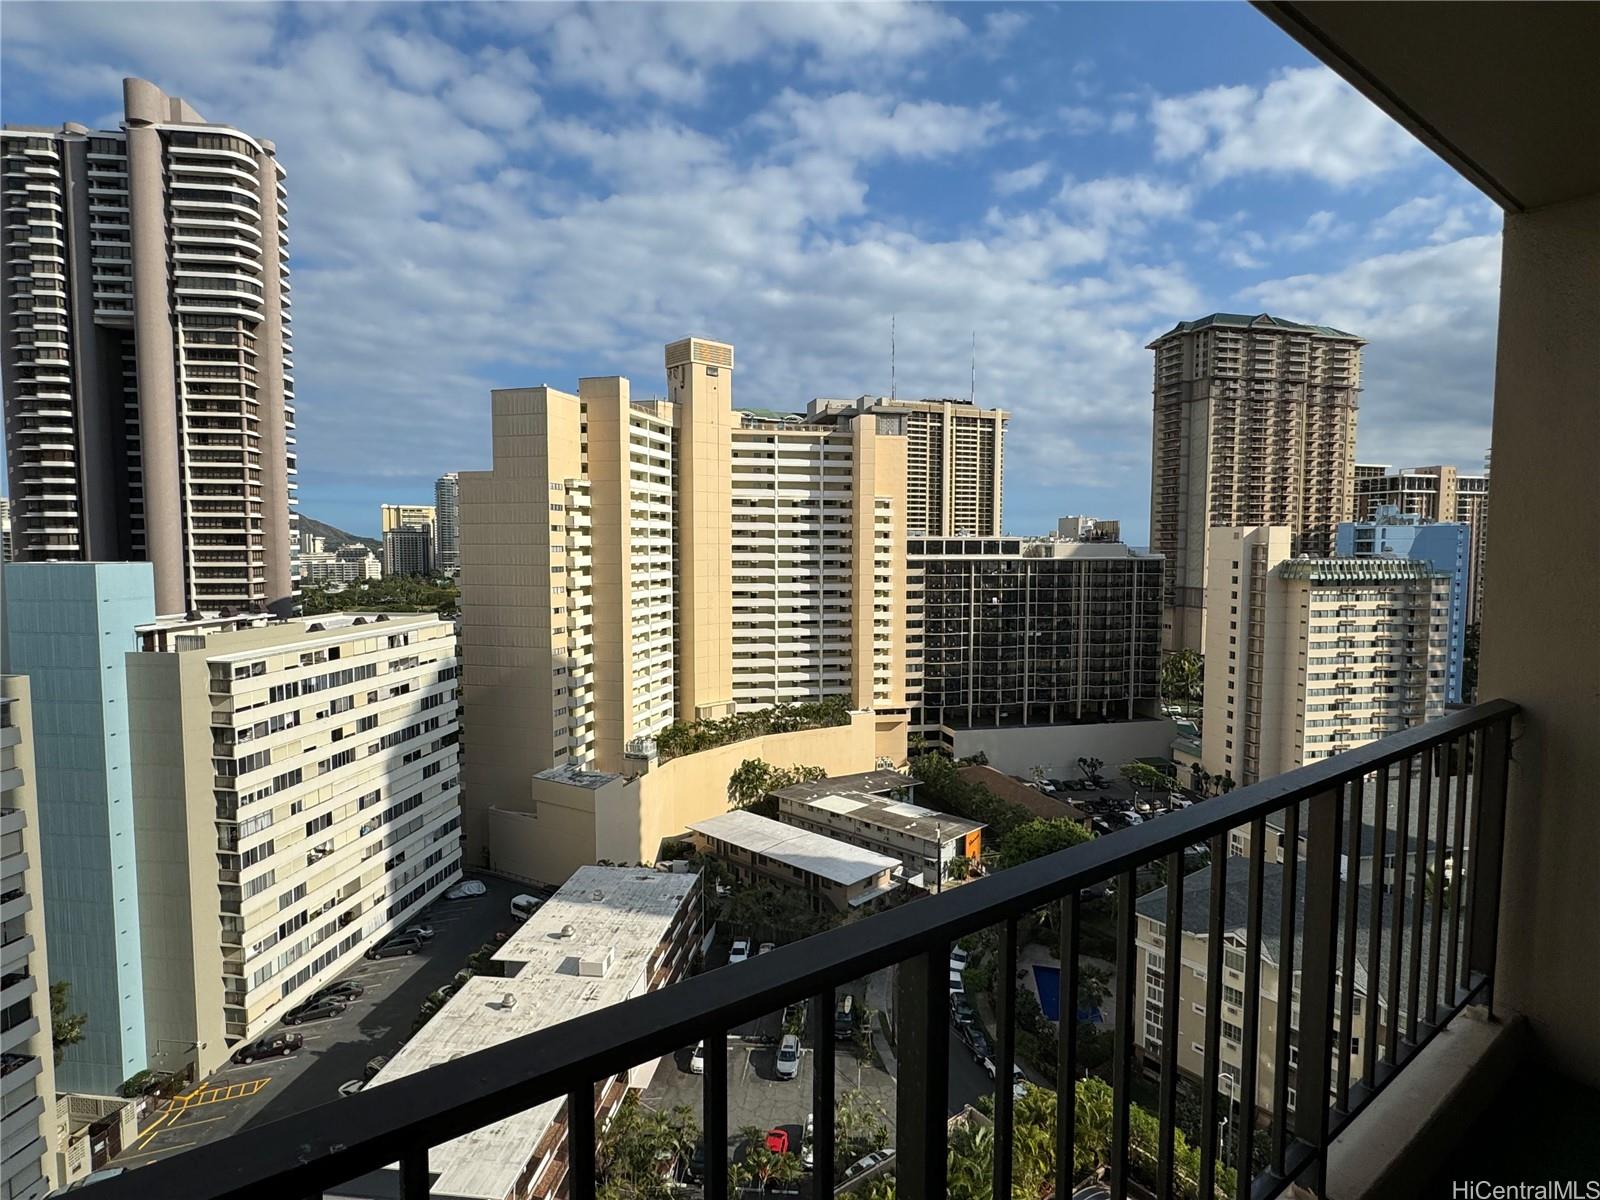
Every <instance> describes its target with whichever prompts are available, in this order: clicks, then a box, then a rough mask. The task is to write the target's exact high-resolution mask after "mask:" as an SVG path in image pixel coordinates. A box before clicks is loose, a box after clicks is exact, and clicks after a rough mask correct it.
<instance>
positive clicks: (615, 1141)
mask: <svg viewBox="0 0 1600 1200" xmlns="http://www.w3.org/2000/svg"><path fill="white" fill-rule="evenodd" d="M699 1137H700V1127H699V1124H698V1123H697V1122H696V1121H695V1117H694V1112H693V1111H692V1110H691V1109H689V1108H688V1107H686V1106H684V1105H678V1106H676V1107H674V1108H672V1109H669V1110H667V1111H665V1112H658V1111H656V1110H654V1109H651V1108H647V1107H646V1106H645V1105H644V1104H642V1103H640V1101H639V1098H638V1095H637V1094H636V1093H631V1092H630V1093H629V1094H628V1096H627V1097H626V1098H625V1099H624V1100H623V1102H622V1104H621V1106H620V1107H619V1108H618V1109H617V1111H616V1113H615V1115H613V1116H612V1118H611V1121H610V1122H609V1123H608V1124H607V1125H606V1128H605V1131H604V1132H603V1133H602V1134H601V1135H600V1146H599V1163H598V1174H599V1178H600V1186H599V1187H598V1188H597V1191H596V1194H597V1195H598V1196H599V1197H600V1198H601V1200H667V1197H670V1196H672V1195H674V1194H675V1193H674V1191H673V1187H672V1167H673V1164H674V1163H678V1162H683V1161H685V1160H687V1159H688V1157H689V1156H690V1154H692V1153H693V1151H694V1146H695V1143H696V1142H697V1141H698V1140H699Z"/></svg>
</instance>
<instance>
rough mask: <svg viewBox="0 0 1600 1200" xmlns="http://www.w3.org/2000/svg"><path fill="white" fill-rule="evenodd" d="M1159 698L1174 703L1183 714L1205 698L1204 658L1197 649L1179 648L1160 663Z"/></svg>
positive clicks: (1187, 713)
mask: <svg viewBox="0 0 1600 1200" xmlns="http://www.w3.org/2000/svg"><path fill="white" fill-rule="evenodd" d="M1161 698H1162V699H1163V700H1166V701H1167V702H1168V703H1169V704H1176V705H1177V706H1178V707H1179V708H1180V709H1181V710H1182V711H1183V713H1184V715H1185V716H1193V715H1194V706H1195V704H1196V703H1198V702H1199V701H1201V700H1203V699H1204V698H1205V659H1204V658H1202V657H1201V655H1200V652H1199V651H1198V650H1179V651H1178V652H1177V653H1176V654H1169V655H1167V659H1166V661H1165V662H1163V663H1162V664H1161Z"/></svg>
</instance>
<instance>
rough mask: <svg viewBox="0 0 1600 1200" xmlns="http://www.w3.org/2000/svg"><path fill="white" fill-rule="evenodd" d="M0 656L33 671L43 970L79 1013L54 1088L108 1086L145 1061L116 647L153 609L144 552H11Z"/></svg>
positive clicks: (129, 789)
mask: <svg viewBox="0 0 1600 1200" xmlns="http://www.w3.org/2000/svg"><path fill="white" fill-rule="evenodd" d="M3 570H4V584H3V587H0V616H3V625H4V631H3V639H0V651H3V654H0V657H3V660H4V670H5V672H6V673H9V674H17V675H27V676H29V677H30V679H31V681H32V685H31V686H32V692H33V725H34V760H35V780H36V791H37V795H38V805H39V855H40V860H41V863H40V865H41V867H42V874H43V885H44V887H43V890H44V910H45V932H46V936H47V940H48V944H49V946H50V977H51V980H52V981H54V982H60V981H65V982H68V983H70V984H71V985H72V991H71V998H70V1003H71V1008H72V1011H74V1012H82V1013H85V1014H86V1015H87V1016H88V1018H89V1019H88V1023H87V1024H86V1025H85V1027H84V1032H83V1040H82V1041H81V1042H79V1043H78V1044H77V1045H75V1046H72V1047H70V1048H69V1049H68V1050H67V1052H66V1057H65V1058H64V1059H63V1061H62V1063H61V1065H60V1066H59V1067H57V1068H56V1085H57V1087H58V1088H59V1089H60V1090H62V1091H68V1092H91V1093H100V1094H114V1093H115V1092H116V1089H117V1086H118V1085H119V1084H120V1083H122V1081H123V1080H125V1079H127V1078H128V1077H129V1076H130V1075H133V1074H135V1073H137V1072H138V1071H141V1070H143V1069H144V1068H145V1066H146V1064H147V1062H148V1056H147V1053H146V1045H145V1017H144V973H143V969H142V966H141V962H140V943H139V887H138V866H137V863H136V860H135V853H134V813H133V771H132V765H131V756H130V747H129V744H128V686H127V667H126V656H127V653H128V652H129V651H132V650H136V649H137V648H138V647H137V641H136V639H135V637H134V627H135V626H136V625H141V624H147V623H149V622H151V621H153V620H154V619H155V578H154V574H153V571H152V568H151V566H150V564H149V563H79V562H47V563H7V564H6V565H5V567H4V568H3Z"/></svg>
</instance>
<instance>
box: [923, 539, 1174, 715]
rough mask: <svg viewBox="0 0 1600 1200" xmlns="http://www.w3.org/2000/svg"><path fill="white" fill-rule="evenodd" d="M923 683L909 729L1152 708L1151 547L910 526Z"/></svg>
mask: <svg viewBox="0 0 1600 1200" xmlns="http://www.w3.org/2000/svg"><path fill="white" fill-rule="evenodd" d="M907 550H908V554H909V559H910V568H911V575H912V578H913V580H914V581H916V580H918V579H920V584H921V587H920V591H918V590H917V588H916V584H915V582H914V583H913V590H912V593H911V607H912V608H913V609H915V608H917V607H918V601H920V608H921V622H920V629H919V627H918V623H917V620H916V618H915V617H913V618H912V628H911V631H910V636H911V641H912V654H913V663H915V661H916V659H915V657H914V656H915V653H916V638H917V634H918V633H919V632H920V635H921V667H922V676H921V683H922V687H921V692H920V696H919V697H918V707H916V708H914V709H913V710H912V719H911V724H912V728H913V729H917V730H920V731H922V732H923V733H924V734H931V735H934V736H939V735H940V733H941V730H943V729H948V730H950V731H955V730H962V729H971V728H975V727H982V726H992V727H999V728H1004V727H1013V726H1025V725H1065V724H1078V723H1083V722H1094V721H1112V720H1128V719H1131V718H1134V717H1136V716H1140V715H1153V713H1154V711H1155V708H1156V706H1157V704H1158V701H1159V697H1160V686H1161V680H1160V674H1161V558H1160V556H1159V555H1154V554H1136V553H1134V552H1133V551H1132V550H1130V549H1128V547H1126V546H1124V545H1121V544H1118V543H1105V542H1075V541H1065V540H1062V539H1059V538H995V539H983V540H975V539H960V538H927V539H919V538H912V539H910V540H909V542H908V543H907Z"/></svg>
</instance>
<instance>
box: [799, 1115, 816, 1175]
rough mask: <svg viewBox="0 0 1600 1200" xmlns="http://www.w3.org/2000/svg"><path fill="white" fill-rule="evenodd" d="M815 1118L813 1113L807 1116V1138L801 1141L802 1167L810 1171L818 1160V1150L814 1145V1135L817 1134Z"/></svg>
mask: <svg viewBox="0 0 1600 1200" xmlns="http://www.w3.org/2000/svg"><path fill="white" fill-rule="evenodd" d="M813 1117H814V1114H812V1113H807V1114H806V1132H805V1136H804V1137H802V1138H801V1139H800V1165H801V1166H802V1167H804V1168H805V1169H806V1170H808V1171H809V1170H811V1167H812V1165H813V1162H814V1161H815V1159H816V1148H815V1147H814V1145H813V1144H812V1135H813V1134H815V1133H816V1129H817V1127H816V1122H815V1121H814V1119H813Z"/></svg>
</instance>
